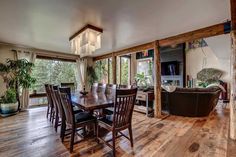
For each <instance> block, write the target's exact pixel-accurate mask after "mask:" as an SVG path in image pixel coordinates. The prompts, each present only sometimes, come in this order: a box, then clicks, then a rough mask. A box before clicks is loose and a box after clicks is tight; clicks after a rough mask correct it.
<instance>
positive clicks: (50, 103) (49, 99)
mask: <svg viewBox="0 0 236 157" xmlns="http://www.w3.org/2000/svg"><path fill="white" fill-rule="evenodd" d="M44 87H45V91H46V95H47V99H48V104H49V106H50V107H54V105H53V100H52V96H51V91H50V88H51V87H52V85H50V84H45V85H44Z"/></svg>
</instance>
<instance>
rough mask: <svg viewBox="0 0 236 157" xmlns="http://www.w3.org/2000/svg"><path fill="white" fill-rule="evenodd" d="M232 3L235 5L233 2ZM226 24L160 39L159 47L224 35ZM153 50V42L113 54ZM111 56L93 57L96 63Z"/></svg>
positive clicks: (110, 54) (109, 54)
mask: <svg viewBox="0 0 236 157" xmlns="http://www.w3.org/2000/svg"><path fill="white" fill-rule="evenodd" d="M233 3H235V2H233ZM234 18H235V17H234ZM228 22H230V21H228ZM228 22H224V23H220V24H216V25H212V26H209V27H205V28H201V29H198V30H194V31H190V32H187V33H183V34H179V35H176V36H172V37H168V38H165V39H160V40H159V46H169V45H175V44H180V43H185V42H189V41H193V40H196V39H201V38H206V37H211V36H216V35H221V34H226V33H228V32H225V24H227V23H228ZM153 48H154V46H153V42H149V43H145V44H142V45H138V46H134V47H130V48H127V49H123V50H120V51H117V52H113V53H114V55H115V56H120V55H125V54H132V53H136V52H139V51H143V50H149V49H153ZM111 56H112V53H108V54H105V55H102V56H97V57H94V60H95V61H96V60H100V59H105V58H108V57H111Z"/></svg>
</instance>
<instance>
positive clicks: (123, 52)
mask: <svg viewBox="0 0 236 157" xmlns="http://www.w3.org/2000/svg"><path fill="white" fill-rule="evenodd" d="M153 48H154V45H153V42H150V43H146V44H142V45H138V46H134V47H131V48H127V49H123V50H120V51H116V52H112V53H108V54H105V55H101V56H97V57H94V58H93V60H94V61H97V60H101V59H106V58H110V57H112V56H113V55H114V56H122V55H126V54H132V53H136V52H140V51H144V50H149V49H153Z"/></svg>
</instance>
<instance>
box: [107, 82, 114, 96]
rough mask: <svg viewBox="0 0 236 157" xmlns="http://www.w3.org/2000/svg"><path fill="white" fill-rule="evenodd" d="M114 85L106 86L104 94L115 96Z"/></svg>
mask: <svg viewBox="0 0 236 157" xmlns="http://www.w3.org/2000/svg"><path fill="white" fill-rule="evenodd" d="M115 91H116V85H115V84H107V85H106V89H105V94H115Z"/></svg>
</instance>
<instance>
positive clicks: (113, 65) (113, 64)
mask: <svg viewBox="0 0 236 157" xmlns="http://www.w3.org/2000/svg"><path fill="white" fill-rule="evenodd" d="M112 80H113V81H112V82H113V84H116V56H115V55H114V53H112Z"/></svg>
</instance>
